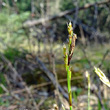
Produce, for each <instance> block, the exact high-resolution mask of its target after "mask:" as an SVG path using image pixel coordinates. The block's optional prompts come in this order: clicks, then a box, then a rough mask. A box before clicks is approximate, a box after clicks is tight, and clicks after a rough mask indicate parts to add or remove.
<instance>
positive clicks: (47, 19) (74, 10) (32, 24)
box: [23, 0, 110, 27]
mask: <svg viewBox="0 0 110 110" xmlns="http://www.w3.org/2000/svg"><path fill="white" fill-rule="evenodd" d="M109 2H110V0H106V1H102V2H95V3H92V4H86V5H85V6H83V7H79V8H78V11H80V10H85V9H87V8H91V7H93V6H94V5H95V4H97V5H103V4H107V3H109ZM75 12H76V8H74V9H70V10H66V11H64V12H61V13H59V14H57V15H54V16H50V17H46V18H40V19H38V20H28V21H26V22H24V24H23V26H24V27H31V26H34V25H38V24H41V23H44V22H47V21H50V20H55V19H57V18H61V17H64V16H65V15H68V14H72V13H75Z"/></svg>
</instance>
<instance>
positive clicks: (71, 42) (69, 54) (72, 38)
mask: <svg viewBox="0 0 110 110" xmlns="http://www.w3.org/2000/svg"><path fill="white" fill-rule="evenodd" d="M68 33H69V43H68V51H67V48H66V45H63V54H64V62H65V69H66V72H67V86H68V97H69V106H70V110H72V92H71V68H70V61H71V58H72V56H73V52H74V48H75V42H76V39H77V36H76V34H74V33H73V27H72V23H71V22H70V23H69V24H68Z"/></svg>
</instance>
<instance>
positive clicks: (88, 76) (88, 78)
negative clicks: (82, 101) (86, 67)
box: [86, 72, 90, 110]
mask: <svg viewBox="0 0 110 110" xmlns="http://www.w3.org/2000/svg"><path fill="white" fill-rule="evenodd" d="M86 76H87V80H88V110H90V75H89V73H88V72H86Z"/></svg>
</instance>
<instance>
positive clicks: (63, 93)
mask: <svg viewBox="0 0 110 110" xmlns="http://www.w3.org/2000/svg"><path fill="white" fill-rule="evenodd" d="M36 61H37V63H38V66H39V68H40V69H41V70H42V71H43V72H44V73H45V74H46V75H47V77H48V78H49V79H50V80H51V82H52V83H53V85H54V86H55V87H56V84H57V85H58V89H59V91H60V92H61V93H62V95H63V96H64V97H65V98H66V99H67V100H68V95H67V93H65V91H64V90H63V88H62V87H61V86H60V84H59V83H58V82H56V79H55V76H54V74H53V73H51V72H50V71H49V70H48V69H47V68H46V66H45V65H44V63H43V62H42V61H40V59H39V58H38V57H36Z"/></svg>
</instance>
